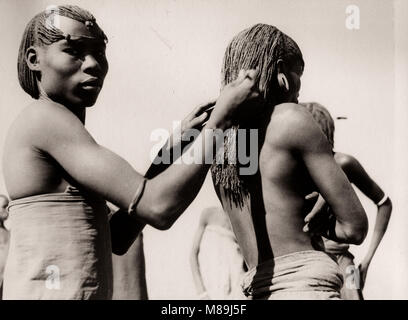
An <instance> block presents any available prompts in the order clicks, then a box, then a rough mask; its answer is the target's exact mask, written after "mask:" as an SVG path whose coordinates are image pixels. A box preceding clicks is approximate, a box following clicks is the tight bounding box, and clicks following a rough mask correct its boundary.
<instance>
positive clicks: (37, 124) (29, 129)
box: [10, 100, 86, 146]
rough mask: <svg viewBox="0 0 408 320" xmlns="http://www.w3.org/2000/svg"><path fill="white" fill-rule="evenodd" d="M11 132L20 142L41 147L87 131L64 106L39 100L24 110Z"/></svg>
mask: <svg viewBox="0 0 408 320" xmlns="http://www.w3.org/2000/svg"><path fill="white" fill-rule="evenodd" d="M10 131H11V134H12V135H13V136H14V137H15V138H18V139H19V140H20V141H23V142H27V143H29V144H31V145H34V146H35V145H38V146H40V145H42V144H44V143H50V142H52V141H54V140H58V139H59V138H60V137H61V136H68V135H72V134H80V133H81V132H83V131H86V130H85V127H84V126H83V124H82V123H81V121H80V120H79V119H78V118H77V117H76V116H75V115H74V114H73V113H72V112H71V111H69V110H68V109H66V108H65V107H64V106H62V105H60V104H57V103H53V102H50V101H43V100H41V101H40V100H38V101H35V102H33V103H32V104H30V105H28V106H27V107H26V108H25V109H23V111H22V112H21V113H20V115H19V116H18V117H17V119H16V120H15V122H14V123H13V124H12V127H11V128H10Z"/></svg>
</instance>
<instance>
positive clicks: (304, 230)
mask: <svg viewBox="0 0 408 320" xmlns="http://www.w3.org/2000/svg"><path fill="white" fill-rule="evenodd" d="M309 230H310V229H309V224H308V223H306V224H305V225H304V226H303V232H309Z"/></svg>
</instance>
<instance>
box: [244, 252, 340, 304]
mask: <svg viewBox="0 0 408 320" xmlns="http://www.w3.org/2000/svg"><path fill="white" fill-rule="evenodd" d="M342 284H343V277H342V275H341V272H340V269H339V266H338V264H337V263H336V262H335V258H334V257H331V256H329V255H328V254H326V253H324V252H322V251H314V250H308V251H300V252H295V253H291V254H288V255H284V256H280V257H277V258H275V259H272V260H268V261H266V262H264V263H261V264H259V265H258V266H256V267H255V268H252V269H251V270H249V271H248V272H247V274H246V275H245V277H244V280H243V283H242V289H243V291H244V294H245V295H246V296H247V297H248V298H249V299H260V300H328V299H340V288H341V287H342Z"/></svg>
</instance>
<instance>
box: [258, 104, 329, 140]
mask: <svg viewBox="0 0 408 320" xmlns="http://www.w3.org/2000/svg"><path fill="white" fill-rule="evenodd" d="M322 137H323V138H324V136H323V133H322V132H321V130H320V129H319V127H318V125H317V124H316V122H315V121H314V120H313V118H312V115H311V114H310V113H309V112H308V111H307V110H306V108H304V107H303V106H301V105H298V104H295V103H282V104H279V105H277V106H275V109H274V111H273V113H272V116H271V120H270V122H269V125H268V128H267V133H266V141H268V142H270V143H273V144H275V145H280V146H282V145H283V146H286V147H298V146H302V145H305V144H306V143H310V141H320V140H321V139H322ZM324 139H325V138H324Z"/></svg>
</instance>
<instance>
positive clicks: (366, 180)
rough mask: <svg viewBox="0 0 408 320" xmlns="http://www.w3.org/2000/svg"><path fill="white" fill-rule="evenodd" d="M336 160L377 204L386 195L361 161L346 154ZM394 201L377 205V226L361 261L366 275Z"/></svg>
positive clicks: (385, 228) (351, 180)
mask: <svg viewBox="0 0 408 320" xmlns="http://www.w3.org/2000/svg"><path fill="white" fill-rule="evenodd" d="M336 161H337V162H338V164H339V165H340V166H341V168H342V169H343V171H344V172H345V173H346V175H347V177H348V179H349V180H350V182H351V183H353V184H354V185H355V186H356V187H357V188H358V189H360V190H361V192H363V193H364V194H365V195H366V196H367V197H368V198H370V199H371V200H372V201H373V202H374V203H375V204H377V203H378V202H379V201H381V199H382V198H383V197H384V195H385V194H384V192H383V190H381V188H380V187H379V186H378V185H377V183H375V181H374V180H372V179H371V177H370V176H369V175H368V174H367V172H366V171H365V170H364V168H363V166H362V165H361V164H360V162H359V161H358V160H357V159H356V158H354V157H352V156H350V155H346V154H341V156H338V157H336ZM391 212H392V203H391V199H389V198H388V199H387V200H386V201H385V202H384V203H383V204H382V205H380V206H378V207H377V216H376V219H375V226H374V232H373V236H372V238H371V242H370V245H369V247H368V251H367V253H366V255H365V256H364V259H363V260H362V262H361V266H362V268H363V269H364V271H365V272H364V275H365V274H366V271H367V268H368V266H369V264H370V262H371V260H372V258H373V256H374V254H375V252H376V250H377V248H378V246H379V244H380V242H381V240H382V238H383V237H384V234H385V232H386V230H387V226H388V222H389V220H390V217H391Z"/></svg>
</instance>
